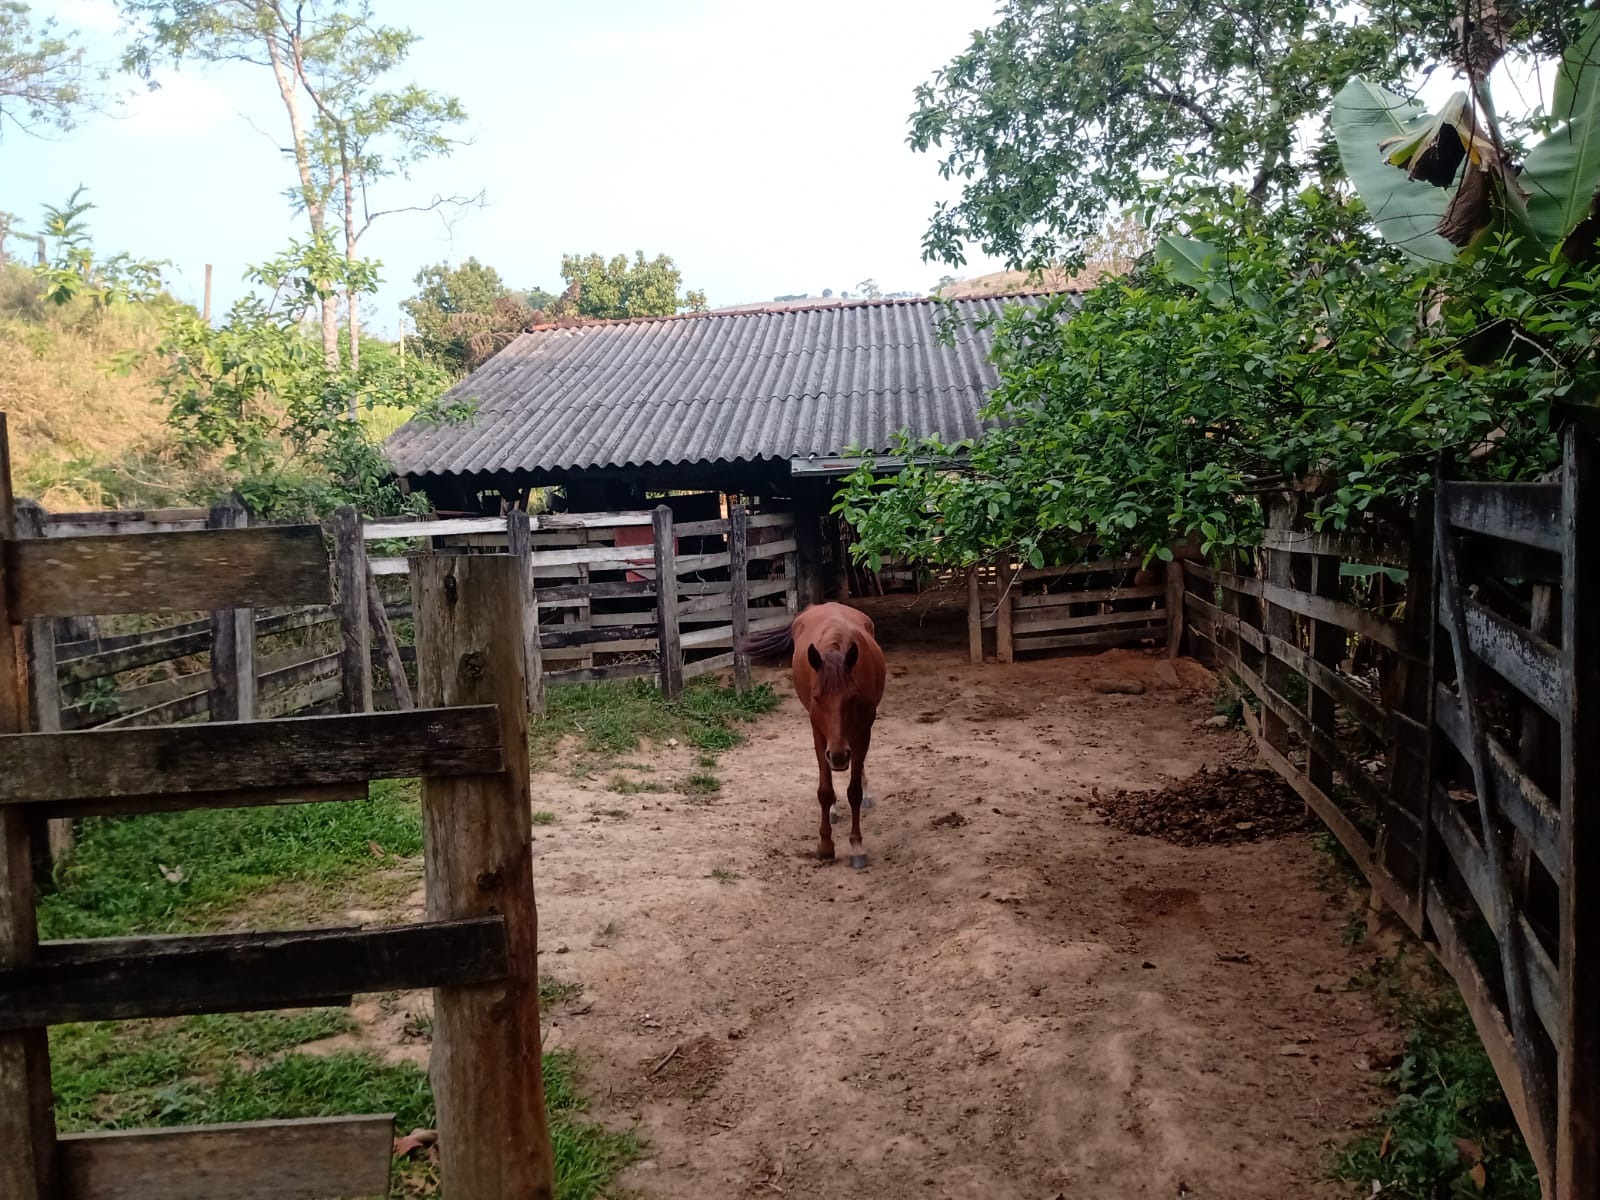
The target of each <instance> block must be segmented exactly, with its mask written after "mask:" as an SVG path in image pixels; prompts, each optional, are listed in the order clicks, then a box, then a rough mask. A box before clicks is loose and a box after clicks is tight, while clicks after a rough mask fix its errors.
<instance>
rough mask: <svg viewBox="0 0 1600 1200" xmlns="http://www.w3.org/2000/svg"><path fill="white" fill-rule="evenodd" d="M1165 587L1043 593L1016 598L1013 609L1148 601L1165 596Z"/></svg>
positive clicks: (1154, 585) (1091, 589) (1150, 586)
mask: <svg viewBox="0 0 1600 1200" xmlns="http://www.w3.org/2000/svg"><path fill="white" fill-rule="evenodd" d="M1166 593H1167V589H1166V585H1165V584H1162V583H1155V584H1150V585H1148V586H1144V587H1134V586H1133V585H1132V584H1129V585H1128V586H1127V587H1108V588H1085V589H1084V590H1083V591H1080V592H1045V593H1044V594H1043V595H1040V596H1022V595H1019V596H1017V598H1016V602H1015V604H1014V605H1013V607H1014V608H1015V609H1016V610H1017V611H1018V613H1019V614H1020V613H1022V612H1025V611H1027V610H1029V609H1038V608H1055V607H1058V606H1060V605H1065V604H1097V603H1104V602H1107V601H1115V600H1150V599H1154V598H1155V597H1157V596H1165V595H1166Z"/></svg>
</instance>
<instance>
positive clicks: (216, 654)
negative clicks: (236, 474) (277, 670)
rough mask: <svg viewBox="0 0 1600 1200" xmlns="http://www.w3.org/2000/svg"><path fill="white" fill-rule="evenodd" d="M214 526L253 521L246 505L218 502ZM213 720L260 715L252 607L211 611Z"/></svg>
mask: <svg viewBox="0 0 1600 1200" xmlns="http://www.w3.org/2000/svg"><path fill="white" fill-rule="evenodd" d="M208 521H209V524H210V526H211V528H213V529H243V528H245V527H247V526H248V525H249V523H250V514H249V513H248V512H247V511H246V510H245V507H244V504H243V503H242V502H240V501H238V500H230V501H229V502H227V503H224V504H218V505H217V506H216V507H214V508H213V509H212V510H211V515H210V517H209V518H208ZM207 708H208V711H209V713H210V717H211V720H213V721H250V720H253V719H254V718H255V715H256V619H255V613H254V612H253V611H251V610H250V609H248V608H221V609H217V610H216V611H215V612H213V613H212V614H211V697H210V701H209V703H208V705H207Z"/></svg>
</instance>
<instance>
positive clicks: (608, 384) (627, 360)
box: [386, 293, 1043, 600]
mask: <svg viewBox="0 0 1600 1200" xmlns="http://www.w3.org/2000/svg"><path fill="white" fill-rule="evenodd" d="M1042 298H1043V294H1042V293H1030V294H1023V295H1012V296H985V297H981V298H972V299H963V300H955V301H938V300H932V299H917V300H880V301H860V302H850V303H832V304H816V305H811V306H797V307H773V308H759V309H746V310H737V311H727V312H711V313H693V314H684V315H679V316H671V317H657V318H643V319H634V320H622V321H607V322H600V323H595V324H588V325H579V326H570V327H556V326H542V327H536V328H533V329H530V330H528V331H527V332H525V333H522V334H521V335H519V336H518V337H517V338H516V340H515V341H513V342H512V343H511V344H510V345H509V346H507V347H506V348H505V349H504V350H502V351H501V352H500V353H499V354H497V355H496V356H495V357H494V358H492V359H491V360H490V361H489V362H487V363H486V364H484V365H483V366H482V367H480V368H479V369H478V370H476V371H474V372H473V373H472V374H471V375H469V376H467V378H465V379H463V380H462V381H461V382H460V383H458V384H457V385H456V386H455V387H454V388H452V389H451V391H450V393H449V396H450V398H452V399H464V400H469V401H471V402H473V403H474V404H475V406H476V413H475V416H474V418H473V419H472V420H471V421H470V422H467V423H464V424H460V425H454V426H451V425H433V424H427V423H422V422H412V423H410V424H407V425H405V426H403V427H402V428H401V429H399V430H398V431H396V433H395V434H394V435H393V436H392V437H391V438H390V439H389V441H388V443H387V447H386V450H387V453H388V456H389V459H390V461H391V463H392V464H393V467H394V470H395V472H396V474H397V475H398V476H399V477H400V479H401V480H402V481H403V483H404V485H405V486H406V487H407V488H409V489H411V490H416V491H421V492H423V493H425V494H426V495H427V496H428V498H429V499H430V500H431V502H432V503H433V505H434V507H435V508H436V509H438V510H439V511H440V512H460V513H473V514H494V513H498V512H500V511H502V510H503V509H505V508H508V507H512V508H517V507H522V506H524V505H525V503H526V500H527V497H528V495H529V492H530V490H531V489H534V488H541V487H556V488H559V489H560V492H561V496H560V499H559V500H558V501H557V503H558V504H560V505H561V506H563V507H564V508H565V509H566V510H568V511H571V512H602V511H618V510H625V509H637V508H643V507H645V506H646V505H647V504H651V503H657V502H659V501H658V499H657V498H660V497H667V498H668V502H669V503H670V504H671V505H672V507H673V509H674V511H675V512H676V513H677V514H678V515H679V516H680V517H681V518H685V519H690V520H694V519H702V518H705V517H707V516H711V515H714V514H715V512H717V511H720V510H721V509H722V507H723V506H724V505H725V504H726V503H727V501H728V500H729V499H732V498H742V499H744V500H746V501H747V502H750V503H751V504H752V505H753V506H754V507H755V508H757V509H758V510H759V509H768V510H771V509H786V510H792V511H793V512H794V513H795V516H796V538H797V541H798V542H799V544H800V553H799V559H800V571H801V579H802V590H803V592H804V593H805V599H807V600H810V599H815V598H819V597H820V596H821V595H822V594H823V592H824V591H825V589H826V583H825V581H826V580H827V579H828V578H829V576H830V571H831V565H832V564H834V563H836V562H838V561H839V554H838V546H837V531H836V530H835V529H833V528H831V522H830V521H829V519H828V517H827V512H828V509H829V507H830V505H831V500H832V493H833V489H834V487H835V486H836V481H837V479H838V477H839V476H841V475H843V474H845V473H846V472H847V471H849V470H850V469H851V467H852V465H853V463H854V462H855V461H856V460H855V459H854V458H853V457H852V456H853V455H854V454H857V453H859V452H861V451H873V452H883V451H886V450H889V449H891V448H892V446H893V444H894V441H895V437H896V435H897V434H898V433H900V432H901V431H907V432H909V433H911V434H912V435H914V436H918V437H920V436H924V435H928V434H938V435H939V436H940V437H942V438H944V439H945V440H954V439H959V438H965V437H971V436H974V435H976V434H977V433H978V432H979V431H980V429H981V421H980V418H979V412H980V410H981V409H982V407H983V405H984V402H985V400H986V398H987V396H988V394H989V392H990V390H991V389H992V388H993V387H994V385H995V383H996V381H997V377H996V372H995V368H994V366H993V364H991V363H990V361H989V350H990V346H991V338H990V331H989V329H988V328H987V324H986V322H987V321H988V320H989V319H992V318H994V317H997V316H999V315H1000V313H1001V312H1002V310H1003V309H1004V308H1005V307H1007V306H1008V305H1014V304H1018V303H1025V304H1029V303H1031V304H1037V303H1040V302H1041V300H1042Z"/></svg>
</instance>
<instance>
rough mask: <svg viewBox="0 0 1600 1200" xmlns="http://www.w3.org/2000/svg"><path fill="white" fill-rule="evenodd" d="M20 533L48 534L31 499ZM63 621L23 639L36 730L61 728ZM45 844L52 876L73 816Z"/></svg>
mask: <svg viewBox="0 0 1600 1200" xmlns="http://www.w3.org/2000/svg"><path fill="white" fill-rule="evenodd" d="M16 514H17V515H16V524H17V536H18V537H27V538H42V537H46V536H48V535H47V532H46V529H45V511H44V509H43V508H41V507H40V506H39V505H37V504H35V503H34V502H33V501H31V500H19V501H17V505H16ZM60 625H61V621H59V620H53V619H51V618H48V617H39V618H35V619H34V620H32V621H29V622H28V625H27V634H26V637H25V639H24V643H23V652H24V656H25V660H26V670H27V685H28V728H29V729H31V730H33V732H35V733H59V732H60V730H61V680H60V676H59V675H58V673H57V670H56V631H57V628H58V627H59V626H60ZM45 828H46V833H45V838H44V841H43V843H42V844H35V845H34V847H33V853H34V865H35V868H36V871H37V873H38V874H39V875H40V877H41V878H46V879H48V878H49V875H50V872H51V870H52V868H53V867H54V865H55V864H56V863H58V862H60V861H61V860H62V859H64V858H65V857H66V856H67V855H68V854H71V853H72V847H73V846H74V845H75V844H76V841H77V835H76V833H75V832H74V830H73V825H72V819H71V818H70V817H58V818H56V819H55V820H53V821H50V822H48V823H47V825H46V827H45Z"/></svg>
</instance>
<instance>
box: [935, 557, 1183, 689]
mask: <svg viewBox="0 0 1600 1200" xmlns="http://www.w3.org/2000/svg"><path fill="white" fill-rule="evenodd" d="M1189 553H1190V551H1189V550H1188V549H1187V548H1185V547H1179V548H1177V549H1175V551H1174V555H1175V557H1174V560H1173V561H1171V562H1168V563H1165V564H1163V563H1161V562H1160V561H1154V562H1153V563H1151V564H1150V565H1146V564H1145V562H1144V560H1143V559H1142V558H1138V557H1134V558H1090V559H1089V560H1087V561H1084V562H1078V563H1073V564H1071V565H1069V566H1061V567H1048V566H1047V567H1019V566H1018V565H1017V564H1016V563H1015V562H1013V561H1012V560H1011V559H1009V558H1007V557H1005V556H1003V555H1002V556H1001V557H1000V558H999V560H998V561H996V562H992V563H990V562H985V563H979V564H977V565H976V566H974V567H971V568H969V569H968V571H967V645H968V657H969V658H970V659H971V661H972V662H974V663H981V662H983V660H984V657H985V653H986V647H987V646H992V647H993V649H994V656H995V658H996V659H998V660H999V661H1000V662H1002V663H1009V662H1014V661H1015V660H1016V656H1017V655H1018V654H1026V653H1030V652H1035V651H1040V650H1069V649H1070V650H1105V649H1109V648H1111V647H1113V646H1134V645H1139V644H1141V643H1150V644H1155V645H1162V646H1165V647H1166V648H1167V652H1168V654H1169V655H1170V656H1173V657H1176V655H1177V653H1178V645H1179V639H1180V637H1181V635H1182V631H1183V616H1182V612H1183V606H1182V603H1181V602H1180V601H1181V597H1182V595H1183V589H1184V582H1183V568H1182V566H1181V564H1180V563H1179V562H1178V561H1177V557H1176V556H1179V555H1184V554H1189ZM991 631H992V632H991Z"/></svg>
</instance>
